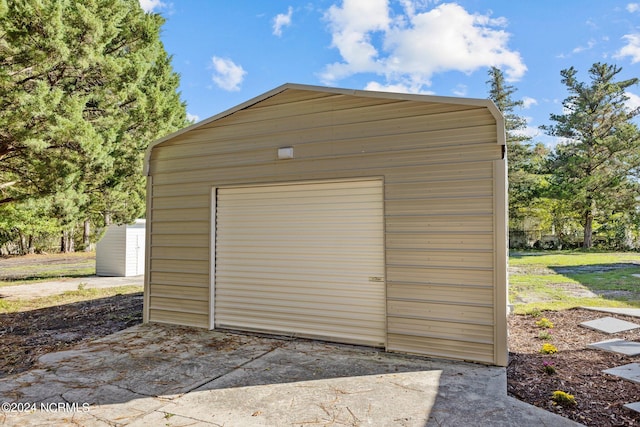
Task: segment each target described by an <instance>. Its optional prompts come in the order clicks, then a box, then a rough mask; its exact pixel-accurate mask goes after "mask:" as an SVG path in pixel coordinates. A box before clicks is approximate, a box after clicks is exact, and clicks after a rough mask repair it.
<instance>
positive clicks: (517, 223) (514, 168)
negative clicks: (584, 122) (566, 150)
mask: <svg viewBox="0 0 640 427" xmlns="http://www.w3.org/2000/svg"><path fill="white" fill-rule="evenodd" d="M487 84H488V85H489V88H490V89H489V99H491V100H492V101H493V102H494V103H495V104H496V106H497V107H498V109H499V110H500V111H501V112H502V114H503V116H504V120H505V130H506V139H507V141H506V142H507V160H508V162H507V165H508V176H509V223H510V224H509V225H510V228H511V229H522V228H523V220H524V218H525V217H526V216H527V215H528V214H529V210H530V209H529V207H530V205H531V202H532V200H533V199H535V198H536V197H537V196H538V195H539V193H540V188H541V186H542V185H543V184H544V176H543V175H542V174H541V169H542V168H541V167H542V165H543V161H542V159H543V158H544V156H545V155H546V149H545V148H544V146H543V145H542V144H537V145H535V146H532V145H531V144H532V141H531V140H532V138H531V137H530V136H528V135H526V134H525V133H524V132H523V131H524V129H525V128H526V125H527V123H526V120H525V119H524V118H522V117H520V116H518V115H517V114H516V113H515V109H516V108H520V107H522V105H523V102H522V101H521V100H514V99H513V94H514V93H515V92H516V88H515V87H513V86H511V85H508V84H507V82H506V81H505V78H504V74H503V73H502V71H501V70H500V69H498V68H496V67H491V68H490V69H489V80H488V81H487Z"/></svg>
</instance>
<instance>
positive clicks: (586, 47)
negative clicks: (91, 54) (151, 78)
mask: <svg viewBox="0 0 640 427" xmlns="http://www.w3.org/2000/svg"><path fill="white" fill-rule="evenodd" d="M140 4H141V6H142V7H143V9H145V10H146V11H148V12H155V13H160V14H161V15H162V16H163V17H164V18H165V19H166V23H165V25H164V27H163V31H162V36H161V37H162V41H163V43H164V45H165V48H166V50H167V51H168V52H169V54H171V55H173V67H174V69H175V71H177V72H178V73H179V74H180V76H181V87H180V90H181V92H182V98H183V100H184V101H186V103H187V111H188V113H189V115H190V116H191V117H192V118H194V119H195V120H196V121H197V120H202V119H205V118H207V117H209V116H212V115H214V114H217V113H220V112H222V111H224V110H226V109H228V108H231V107H233V106H235V105H237V104H240V103H242V102H244V101H246V100H248V99H251V98H253V97H255V96H258V95H260V94H262V93H264V92H266V91H269V90H271V89H273V88H274V87H277V86H279V85H281V84H283V83H288V82H290V83H302V84H311V85H326V86H335V87H344V88H351V89H371V90H388V91H395V92H409V93H423V94H434V95H439V96H461V97H472V98H486V97H487V96H488V86H487V84H486V81H487V80H488V75H487V70H488V68H489V67H490V66H497V67H499V68H500V69H502V70H503V72H504V73H505V75H506V76H507V77H508V79H509V81H510V84H512V85H513V86H515V87H516V88H517V92H516V94H515V98H517V99H521V100H523V101H524V102H525V107H524V108H523V109H522V110H520V111H518V114H519V115H521V116H523V117H526V118H527V120H528V124H529V127H528V129H527V133H529V134H530V135H533V136H534V137H535V139H534V140H535V141H540V142H544V143H546V144H551V145H552V144H553V140H552V139H551V138H549V137H547V136H545V135H544V134H543V133H542V132H541V131H539V130H538V126H540V125H543V124H549V114H550V113H561V112H562V100H563V99H564V98H566V96H567V92H566V88H565V87H564V85H562V84H561V82H560V79H561V77H560V70H562V69H564V68H568V67H571V66H574V67H575V68H576V69H577V70H578V72H579V74H578V78H579V79H580V80H582V81H588V69H589V67H590V66H591V65H592V64H593V63H595V62H606V63H610V64H616V65H618V66H620V67H622V69H623V71H622V73H620V74H619V79H623V78H630V77H640V2H632V1H628V0H627V1H618V0H606V1H602V0H561V1H557V0H538V1H517V0H484V1H482V0H460V1H456V2H447V1H438V0H318V1H307V2H297V1H292V0H289V1H286V0H270V1H267V0H254V1H251V0H234V1H221V0H220V1H213V0H140ZM628 95H629V97H630V98H631V99H630V101H629V104H630V106H640V87H638V86H634V87H632V89H631V90H630V92H629V93H628Z"/></svg>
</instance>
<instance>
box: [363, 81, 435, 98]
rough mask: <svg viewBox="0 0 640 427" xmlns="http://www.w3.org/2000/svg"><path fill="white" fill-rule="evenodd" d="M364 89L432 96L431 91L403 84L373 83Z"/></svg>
mask: <svg viewBox="0 0 640 427" xmlns="http://www.w3.org/2000/svg"><path fill="white" fill-rule="evenodd" d="M364 89H365V90H373V91H378V92H396V93H419V94H421V95H433V92H431V91H424V90H421V89H420V88H419V87H417V86H410V85H407V84H404V83H396V84H381V83H379V82H375V81H373V82H369V83H367V85H366V86H365V87H364Z"/></svg>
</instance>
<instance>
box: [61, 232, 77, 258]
mask: <svg viewBox="0 0 640 427" xmlns="http://www.w3.org/2000/svg"><path fill="white" fill-rule="evenodd" d="M73 246H74V245H73V233H72V232H69V231H63V232H62V237H61V238H60V252H62V253H65V254H66V253H69V252H73V251H74V250H75V249H74V247H73Z"/></svg>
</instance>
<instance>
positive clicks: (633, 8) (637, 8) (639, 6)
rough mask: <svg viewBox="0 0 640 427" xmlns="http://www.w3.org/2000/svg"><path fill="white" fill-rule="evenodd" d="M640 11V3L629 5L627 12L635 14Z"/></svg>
mask: <svg viewBox="0 0 640 427" xmlns="http://www.w3.org/2000/svg"><path fill="white" fill-rule="evenodd" d="M638 11H640V3H629V4H628V5H627V12H629V13H634V12H638Z"/></svg>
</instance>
